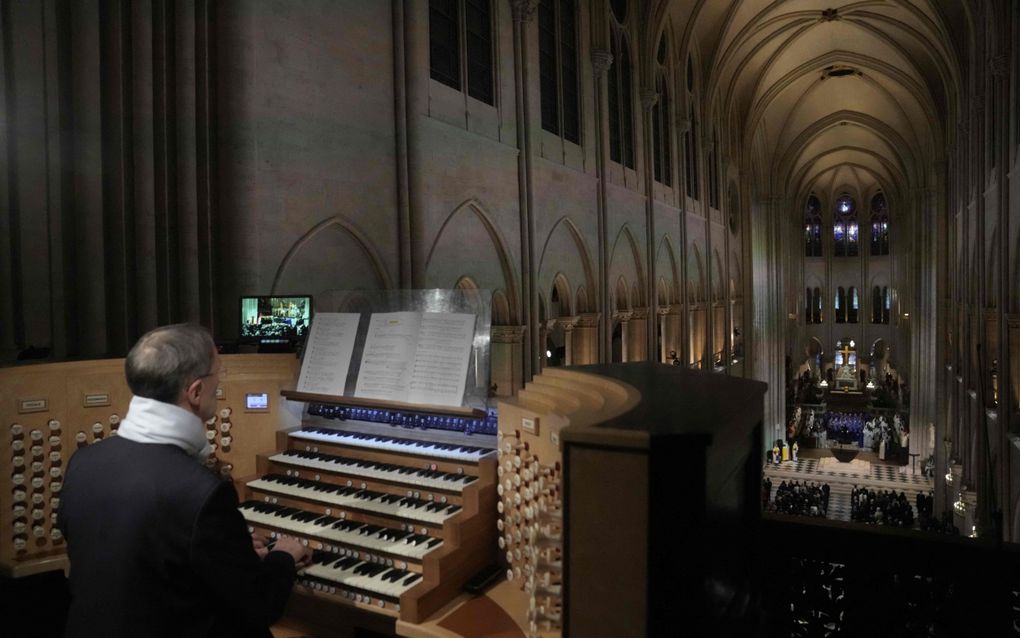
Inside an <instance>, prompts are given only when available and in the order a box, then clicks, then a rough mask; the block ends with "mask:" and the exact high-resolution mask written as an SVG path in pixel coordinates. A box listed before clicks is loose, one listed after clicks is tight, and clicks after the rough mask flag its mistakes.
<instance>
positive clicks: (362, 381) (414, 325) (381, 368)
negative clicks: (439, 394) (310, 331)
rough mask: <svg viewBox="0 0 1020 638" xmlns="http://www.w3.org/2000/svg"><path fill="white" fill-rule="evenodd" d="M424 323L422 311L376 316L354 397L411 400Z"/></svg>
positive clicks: (369, 329)
mask: <svg viewBox="0 0 1020 638" xmlns="http://www.w3.org/2000/svg"><path fill="white" fill-rule="evenodd" d="M420 326H421V313H418V312H386V313H376V314H373V315H372V319H371V320H370V321H369V324H368V337H367V338H366V340H365V351H364V353H363V354H362V355H361V369H360V370H359V371H358V385H357V387H355V389H354V396H356V397H362V398H366V399H382V400H385V401H406V400H407V388H408V384H409V381H410V373H411V367H412V365H413V363H414V354H415V351H416V349H417V344H418V330H419V327H420Z"/></svg>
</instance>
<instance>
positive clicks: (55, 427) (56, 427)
mask: <svg viewBox="0 0 1020 638" xmlns="http://www.w3.org/2000/svg"><path fill="white" fill-rule="evenodd" d="M47 425H49V426H50V432H60V421H57V420H56V419H50V422H49V423H48V424H47Z"/></svg>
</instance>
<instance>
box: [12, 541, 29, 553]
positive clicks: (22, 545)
mask: <svg viewBox="0 0 1020 638" xmlns="http://www.w3.org/2000/svg"><path fill="white" fill-rule="evenodd" d="M27 546H28V543H27V542H25V539H24V538H15V539H14V549H15V550H17V551H19V552H21V551H24V549H25V547H27Z"/></svg>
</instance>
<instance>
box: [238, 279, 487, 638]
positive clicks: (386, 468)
mask: <svg viewBox="0 0 1020 638" xmlns="http://www.w3.org/2000/svg"><path fill="white" fill-rule="evenodd" d="M488 313H489V309H488V299H483V296H482V294H481V293H480V292H479V291H463V290H423V291H356V292H354V291H351V292H343V291H340V292H333V293H328V294H324V295H318V296H317V297H316V308H315V315H314V319H313V322H312V326H311V329H310V332H309V339H308V342H307V343H306V345H305V349H304V352H303V356H302V366H301V372H300V374H299V376H298V379H297V380H296V382H295V389H293V390H289V389H284V390H282V391H281V395H282V396H283V397H284V398H285V399H286V400H287V401H285V402H284V403H285V404H286V408H285V409H288V410H290V412H291V413H292V414H293V415H294V416H298V417H299V420H300V426H299V427H297V428H290V429H283V430H280V431H279V432H277V445H276V449H275V450H266V451H264V452H263V453H261V454H258V455H257V458H256V473H255V475H253V476H249V477H245V478H244V479H241V480H238V481H237V482H238V484H239V487H240V490H241V506H240V510H241V513H242V515H243V516H244V518H245V520H246V521H247V523H248V526H249V529H250V531H252V532H254V533H259V534H262V535H263V536H265V537H267V538H268V539H270V540H271V539H272V538H275V537H278V536H279V535H289V536H294V537H297V538H298V539H300V540H301V541H302V542H303V543H305V544H306V545H307V546H308V547H309V548H311V549H312V550H313V560H312V562H311V564H309V565H308V566H306V567H305V568H303V569H302V570H300V572H299V574H298V584H297V586H296V587H295V592H294V595H292V598H291V603H290V605H289V607H288V611H287V617H288V619H292V620H295V621H297V622H298V623H299V624H301V625H302V626H307V627H308V628H309V631H313V632H316V631H317V632H323V633H324V634H325V635H328V632H329V629H330V626H331V625H338V624H342V625H345V626H347V627H350V626H351V625H354V626H358V627H363V628H365V629H370V630H373V631H385V632H387V633H392V632H393V631H394V625H393V623H394V622H396V620H397V619H400V620H401V621H404V622H408V623H418V622H422V621H423V620H425V619H426V618H428V617H429V616H430V615H432V614H433V613H435V612H436V611H437V610H439V609H440V608H441V607H443V606H444V605H446V604H447V603H448V602H450V601H451V600H452V599H453V598H455V597H456V596H457V595H458V594H460V592H461V589H462V587H463V585H464V583H465V582H466V581H467V580H468V579H470V578H471V577H472V576H474V575H475V574H476V573H478V572H479V571H480V570H482V569H484V568H485V567H486V566H488V565H491V564H492V563H493V562H495V560H496V553H497V548H498V546H497V543H496V538H497V530H496V516H497V511H496V502H497V495H496V431H497V420H496V413H495V409H494V408H490V407H489V405H488V402H489V397H488V395H489V374H488V369H489V367H488V343H489V316H488ZM298 412H300V414H299V415H298V414H297V413H298ZM316 635H318V633H316Z"/></svg>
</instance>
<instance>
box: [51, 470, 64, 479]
mask: <svg viewBox="0 0 1020 638" xmlns="http://www.w3.org/2000/svg"><path fill="white" fill-rule="evenodd" d="M61 473H62V472H61V469H60V468H59V467H51V468H50V478H60V475H61Z"/></svg>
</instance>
